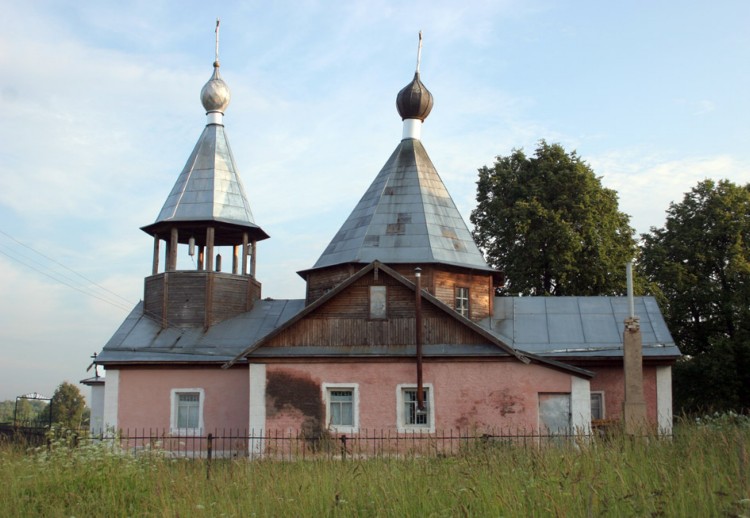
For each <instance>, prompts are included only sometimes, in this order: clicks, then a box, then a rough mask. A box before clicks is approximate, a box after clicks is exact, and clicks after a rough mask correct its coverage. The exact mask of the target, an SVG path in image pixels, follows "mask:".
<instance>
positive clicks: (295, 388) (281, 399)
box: [266, 370, 324, 437]
mask: <svg viewBox="0 0 750 518" xmlns="http://www.w3.org/2000/svg"><path fill="white" fill-rule="evenodd" d="M283 414H286V415H288V416H289V417H292V418H297V419H299V420H300V421H301V423H300V431H302V433H303V434H304V435H305V436H307V437H320V434H322V432H323V428H324V427H323V421H324V417H323V416H324V407H323V399H322V396H321V389H320V383H319V382H317V381H315V380H314V379H313V378H312V377H310V376H309V375H306V374H304V373H300V372H299V371H294V372H293V371H286V370H279V371H271V372H269V373H268V377H267V385H266V416H268V417H278V416H281V415H283ZM295 420H296V419H295Z"/></svg>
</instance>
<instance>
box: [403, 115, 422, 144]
mask: <svg viewBox="0 0 750 518" xmlns="http://www.w3.org/2000/svg"><path fill="white" fill-rule="evenodd" d="M407 138H413V139H417V140H419V139H420V138H422V121H421V120H419V119H405V120H404V131H403V133H402V134H401V140H404V139H407Z"/></svg>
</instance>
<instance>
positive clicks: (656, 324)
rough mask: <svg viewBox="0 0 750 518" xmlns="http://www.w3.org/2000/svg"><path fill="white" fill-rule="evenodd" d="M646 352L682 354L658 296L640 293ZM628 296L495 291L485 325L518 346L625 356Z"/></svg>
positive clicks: (637, 300)
mask: <svg viewBox="0 0 750 518" xmlns="http://www.w3.org/2000/svg"><path fill="white" fill-rule="evenodd" d="M635 313H636V316H637V317H638V318H639V319H640V325H641V336H642V340H643V355H644V356H647V357H658V356H665V357H666V356H671V357H675V356H679V355H680V351H679V349H678V348H677V346H676V345H675V343H674V339H673V338H672V335H671V334H670V333H669V329H667V325H666V323H665V322H664V317H662V314H661V311H660V310H659V306H658V305H657V303H656V300H655V299H654V298H653V297H635ZM628 314H629V309H628V300H627V298H626V297H495V304H494V313H493V316H492V319H491V321H490V320H489V319H488V320H485V321H484V322H482V325H484V326H485V327H491V330H492V332H493V333H495V334H497V335H498V336H500V337H503V338H504V339H506V340H509V341H510V343H512V344H513V347H515V348H517V349H520V350H523V351H527V352H530V353H534V354H539V355H544V356H561V357H568V356H576V357H580V356H622V336H623V331H624V326H625V324H624V322H625V319H626V318H627V317H628Z"/></svg>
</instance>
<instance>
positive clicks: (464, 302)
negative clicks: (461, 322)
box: [453, 286, 471, 318]
mask: <svg viewBox="0 0 750 518" xmlns="http://www.w3.org/2000/svg"><path fill="white" fill-rule="evenodd" d="M464 290H465V294H466V296H464V293H463V292H464ZM459 294H460V295H459ZM453 296H454V301H453V303H454V306H455V310H456V313H458V314H459V315H462V316H465V317H466V318H469V312H470V311H471V290H470V289H469V288H468V287H467V286H455V287H454V291H453ZM459 302H461V304H459Z"/></svg>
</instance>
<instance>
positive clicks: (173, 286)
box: [144, 271, 261, 326]
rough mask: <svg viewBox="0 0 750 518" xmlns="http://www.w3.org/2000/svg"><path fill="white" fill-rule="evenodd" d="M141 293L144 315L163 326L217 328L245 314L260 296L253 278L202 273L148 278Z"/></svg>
mask: <svg viewBox="0 0 750 518" xmlns="http://www.w3.org/2000/svg"><path fill="white" fill-rule="evenodd" d="M144 289H145V294H144V311H145V312H146V314H147V315H148V316H150V317H152V318H154V319H156V320H162V321H163V322H164V324H165V325H167V326H197V325H203V326H211V325H214V324H218V323H219V322H222V321H224V320H226V319H228V318H231V317H234V316H236V315H239V314H241V313H244V312H246V311H249V310H250V309H252V307H253V303H254V301H256V300H258V299H260V296H261V285H260V283H259V282H258V281H257V280H255V279H254V278H253V277H250V276H248V275H232V274H228V273H220V272H206V271H187V272H185V271H179V272H164V273H160V274H157V275H152V276H150V277H146V280H145V288H144ZM165 307H166V308H167V309H166V312H167V313H166V315H164V308H165Z"/></svg>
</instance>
